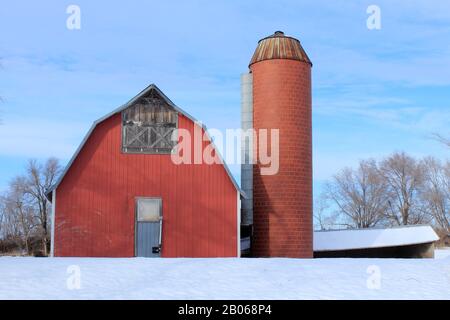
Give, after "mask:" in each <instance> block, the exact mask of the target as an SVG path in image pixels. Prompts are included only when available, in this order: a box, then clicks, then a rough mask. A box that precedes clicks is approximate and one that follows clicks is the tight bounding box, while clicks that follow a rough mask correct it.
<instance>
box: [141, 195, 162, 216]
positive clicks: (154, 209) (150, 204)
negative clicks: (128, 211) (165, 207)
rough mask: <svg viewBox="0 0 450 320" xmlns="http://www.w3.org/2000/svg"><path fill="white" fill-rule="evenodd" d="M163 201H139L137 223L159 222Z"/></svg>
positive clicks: (146, 199)
mask: <svg viewBox="0 0 450 320" xmlns="http://www.w3.org/2000/svg"><path fill="white" fill-rule="evenodd" d="M161 209H162V201H161V199H151V198H143V199H139V201H138V210H137V215H138V216H137V221H138V222H158V221H159V220H160V219H161V216H162V215H161Z"/></svg>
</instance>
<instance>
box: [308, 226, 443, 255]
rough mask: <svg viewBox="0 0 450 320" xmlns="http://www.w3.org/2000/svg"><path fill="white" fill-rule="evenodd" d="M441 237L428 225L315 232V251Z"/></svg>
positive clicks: (381, 245)
mask: <svg viewBox="0 0 450 320" xmlns="http://www.w3.org/2000/svg"><path fill="white" fill-rule="evenodd" d="M438 239H439V237H438V235H437V234H436V232H434V230H433V228H431V227H430V226H428V225H418V226H404V227H395V228H389V229H375V228H374V229H353V230H330V231H315V232H314V251H335V250H351V249H367V248H380V247H396V246H405V245H412V244H420V243H429V242H434V241H436V240H438Z"/></svg>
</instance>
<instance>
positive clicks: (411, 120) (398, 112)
mask: <svg viewBox="0 0 450 320" xmlns="http://www.w3.org/2000/svg"><path fill="white" fill-rule="evenodd" d="M70 4H76V5H79V6H80V8H81V30H68V29H67V28H66V19H67V17H68V15H67V14H66V8H67V6H68V5H70ZM371 4H375V5H378V6H379V7H380V9H381V30H368V29H367V27H366V19H367V17H368V14H367V13H366V9H367V7H368V6H369V5H371ZM275 30H283V31H284V32H285V33H286V34H288V35H292V36H294V37H297V38H299V39H300V41H301V42H302V45H303V47H304V48H305V50H306V51H307V52H308V54H309V56H310V58H311V60H312V61H313V63H314V66H313V136H314V138H313V139H314V141H313V143H314V183H315V193H316V194H318V193H319V192H320V189H321V185H322V183H323V182H324V181H325V180H326V179H328V178H330V177H331V175H332V174H334V173H335V172H336V171H337V170H339V169H340V168H342V167H344V166H353V165H355V164H356V163H357V162H358V160H359V159H363V158H367V157H375V158H380V157H383V156H385V155H387V154H389V153H392V152H394V151H400V150H404V151H406V152H408V153H410V154H412V155H414V156H425V155H433V156H435V157H437V158H440V159H448V158H449V151H448V149H445V148H444V146H442V145H439V144H438V143H436V142H434V141H432V140H430V139H429V138H428V137H429V135H430V134H431V133H433V132H440V133H442V134H448V135H450V129H449V127H450V126H449V124H450V2H447V1H395V2H394V1H377V0H375V1H349V0H346V1H343V0H341V1H318V0H315V1H299V0H296V1H261V0H259V1H128V2H114V3H111V1H78V0H74V1H71V2H69V1H61V0H58V1H56V0H54V1H44V0H42V1H33V2H30V1H20V0H16V1H14V2H12V1H10V2H8V3H5V4H3V6H2V7H1V9H0V33H1V34H0V58H1V60H0V62H1V67H0V96H2V98H3V101H2V102H1V103H0V118H1V119H2V124H1V125H0V190H2V189H4V188H5V186H6V185H7V183H8V181H9V180H10V179H11V178H12V177H13V176H14V175H16V174H19V173H21V172H22V171H23V167H24V165H25V163H26V161H27V159H29V158H36V159H45V158H47V157H49V156H56V157H58V158H59V159H61V161H62V162H63V163H65V162H67V161H68V159H69V158H70V157H71V155H72V154H73V152H74V151H75V149H76V147H77V146H78V144H79V143H80V142H81V140H82V138H83V136H84V135H85V133H86V132H87V130H88V128H89V127H90V125H91V124H92V122H93V121H94V120H95V119H97V118H99V117H101V116H102V115H104V114H106V113H108V112H109V111H111V110H113V109H114V108H116V107H117V106H119V105H121V104H123V103H124V102H126V101H128V100H129V99H130V98H132V97H133V96H134V95H135V94H137V93H138V92H139V91H141V90H142V89H143V88H145V87H146V86H147V85H148V84H150V83H156V84H157V85H158V86H159V87H160V88H161V89H162V90H163V91H164V92H165V93H166V94H167V95H168V96H169V97H170V98H171V99H172V100H173V101H174V102H175V103H176V104H177V105H179V106H180V107H181V108H183V109H185V110H186V111H187V112H189V113H190V114H192V115H194V116H195V117H196V118H198V119H199V120H201V121H202V122H204V123H205V124H206V125H207V126H208V127H210V128H218V129H225V128H238V127H239V126H240V79H239V77H240V74H241V73H243V72H246V71H247V65H248V62H249V60H250V58H251V55H252V54H253V51H254V49H255V47H256V44H257V41H258V40H259V39H260V38H262V37H264V36H267V35H270V34H272V33H273V32H274V31H275ZM231 169H232V171H233V174H234V175H235V176H236V177H237V178H238V179H239V167H238V166H232V167H231Z"/></svg>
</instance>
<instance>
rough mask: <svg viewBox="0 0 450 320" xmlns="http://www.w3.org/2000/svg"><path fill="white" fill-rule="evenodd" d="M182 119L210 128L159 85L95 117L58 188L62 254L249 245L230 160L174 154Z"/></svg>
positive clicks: (56, 221) (233, 252)
mask: <svg viewBox="0 0 450 320" xmlns="http://www.w3.org/2000/svg"><path fill="white" fill-rule="evenodd" d="M178 129H184V130H185V131H187V132H190V133H191V136H195V133H194V132H195V131H196V130H200V132H201V134H203V133H205V131H206V129H205V128H204V127H203V126H201V125H199V124H198V123H197V122H196V120H195V119H194V118H192V117H191V116H190V115H188V114H187V113H186V112H184V111H183V110H181V109H180V108H178V107H177V106H176V105H175V104H174V103H172V102H171V101H170V100H169V99H168V98H167V97H166V96H165V95H164V94H163V93H162V92H161V91H160V90H159V89H158V88H157V87H156V86H155V85H150V86H149V87H148V88H146V89H145V90H144V91H142V92H141V93H140V94H138V95H137V96H136V97H135V98H133V99H132V100H130V101H129V102H128V103H126V104H125V105H123V106H122V107H120V108H118V109H117V110H115V111H113V112H111V113H110V114H108V115H106V116H104V117H103V118H101V119H99V120H97V121H95V122H94V124H93V126H92V128H91V129H90V130H89V132H88V134H87V136H86V137H85V139H84V140H83V142H82V143H81V145H80V147H79V148H78V150H77V151H76V153H75V155H74V156H73V157H72V159H71V160H70V162H69V163H68V165H67V167H66V169H65V170H64V172H63V174H62V175H61V177H60V178H59V180H58V182H57V183H56V184H55V186H54V187H53V188H52V190H50V191H49V194H48V197H49V199H50V200H51V201H52V203H53V215H52V217H53V218H52V219H53V223H52V226H53V227H52V228H53V230H52V254H53V255H54V256H59V257H68V256H78V257H135V256H144V257H159V256H162V257H237V256H239V255H240V232H239V227H240V196H241V192H240V190H239V187H238V185H237V184H236V182H235V181H234V179H233V177H232V175H231V174H230V172H229V170H228V168H227V166H226V165H225V163H224V162H223V161H222V162H221V163H215V164H206V163H200V164H198V163H195V164H194V163H192V164H186V163H182V164H176V163H174V161H173V160H172V157H171V156H172V155H173V154H174V153H175V152H176V148H177V144H178V142H180V140H181V139H179V137H178V138H177V135H176V134H177V132H179V130H178ZM174 136H175V138H173V137H174ZM210 144H211V145H212V142H211V141H202V142H201V143H200V148H201V150H204V149H205V148H207V147H209V145H210ZM194 145H195V143H193V144H192V150H191V151H192V153H194V152H195V150H194ZM212 146H213V145H212ZM213 147H214V146H213ZM214 148H215V147H214ZM213 152H217V151H213ZM215 156H217V157H220V155H219V154H218V152H217V154H216V155H215Z"/></svg>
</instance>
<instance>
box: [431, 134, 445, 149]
mask: <svg viewBox="0 0 450 320" xmlns="http://www.w3.org/2000/svg"><path fill="white" fill-rule="evenodd" d="M431 138H432V139H434V140H436V141H438V142H440V143H442V144H444V145H446V146H447V147H449V148H450V138H446V137H444V136H443V135H441V134H439V133H433V134H432V135H431Z"/></svg>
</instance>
